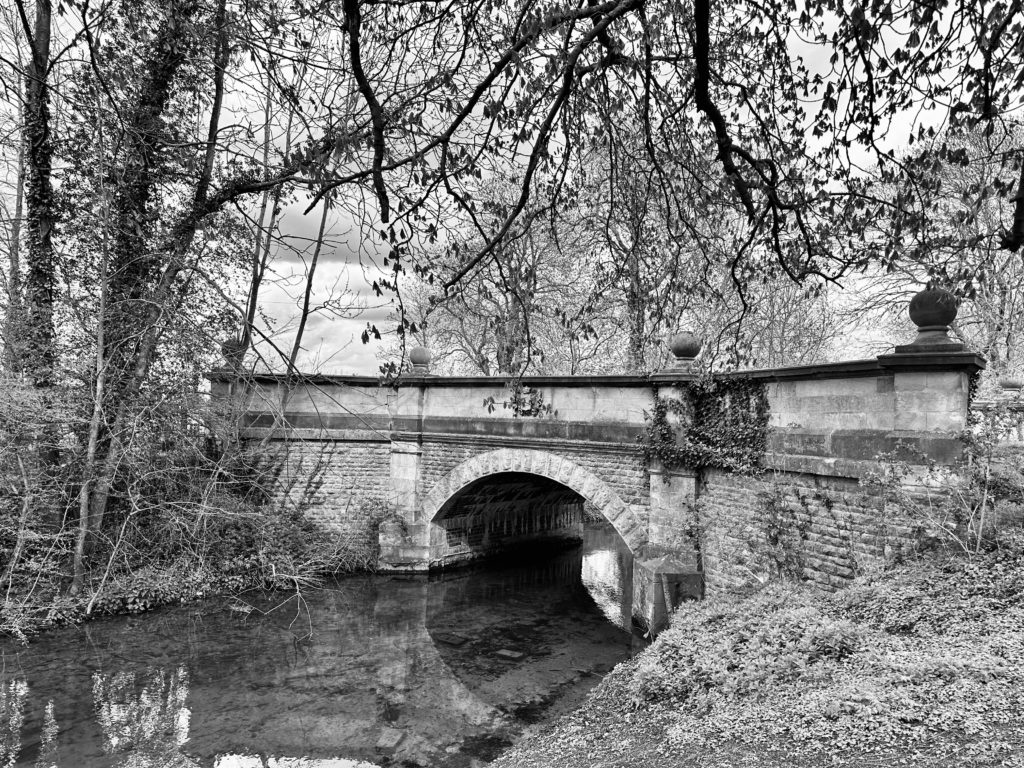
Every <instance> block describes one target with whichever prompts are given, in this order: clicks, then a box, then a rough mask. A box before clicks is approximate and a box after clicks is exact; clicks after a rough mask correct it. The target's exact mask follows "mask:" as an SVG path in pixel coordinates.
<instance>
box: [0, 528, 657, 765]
mask: <svg viewBox="0 0 1024 768" xmlns="http://www.w3.org/2000/svg"><path fill="white" fill-rule="evenodd" d="M631 571H632V561H631V558H630V555H629V552H628V550H626V549H625V546H624V545H623V543H622V541H621V539H619V537H618V536H617V535H616V534H615V532H614V531H613V530H612V529H611V528H610V527H608V526H602V525H588V527H587V531H586V538H585V541H584V543H583V545H582V546H581V547H580V548H578V549H574V550H570V551H568V552H562V553H559V554H557V555H552V556H550V557H548V558H546V559H543V560H540V561H538V562H532V563H527V564H520V565H516V566H502V567H491V568H487V569H473V570H463V571H456V572H452V573H448V574H444V575H443V576H441V577H431V578H429V579H428V578H425V577H396V576H382V575H373V576H349V577H344V578H339V579H337V580H333V581H331V582H329V583H328V584H327V585H326V587H325V588H324V589H318V590H311V591H306V592H303V593H302V595H289V594H287V593H280V592H276V593H270V594H263V593H255V594H254V593H247V594H245V595H242V596H240V597H238V598H233V599H225V598H217V599H210V600H206V601H201V602H196V603H190V604H187V605H182V606H175V607H167V608H163V609H160V610H156V611H153V612H151V613H147V614H143V615H139V616H130V617H115V618H110V619H102V620H98V621H93V622H90V623H87V624H85V625H83V626H81V627H71V628H66V629H62V630H58V631H55V632H51V633H48V634H46V635H44V636H43V637H41V638H39V639H37V640H35V641H34V642H33V643H32V644H31V645H29V646H28V647H21V646H18V645H16V644H14V643H10V642H7V643H3V644H0V768H9V766H34V767H35V768H54V767H56V768H113V767H115V766H116V767H117V768H179V767H180V768H186V767H189V768H192V767H194V766H202V767H203V768H357V767H358V768H368V767H369V766H383V767H384V768H392V766H394V767H396V768H397V767H398V766H402V767H403V768H406V767H408V768H412V767H413V766H430V767H431V768H469V767H471V766H480V765H484V764H486V763H487V762H488V761H489V760H492V759H493V758H494V757H496V756H497V755H498V754H499V753H500V752H501V751H502V750H504V749H505V748H506V747H508V746H509V745H511V744H512V743H513V742H514V741H515V740H516V739H518V738H520V737H521V736H522V735H523V734H524V733H525V732H526V731H527V730H528V729H530V728H537V727H540V725H541V724H543V723H544V722H548V721H550V720H551V719H553V718H555V717H557V716H558V715H559V714H561V713H563V712H566V711H569V710H570V709H572V708H574V707H575V706H577V705H578V704H579V703H580V702H581V701H582V699H583V698H584V697H585V696H586V694H587V692H588V691H589V690H590V689H591V688H592V687H593V686H594V685H596V684H597V683H598V682H599V681H600V679H601V677H602V676H603V675H604V674H606V673H607V672H608V671H609V670H610V669H611V668H612V667H613V666H614V665H615V664H617V663H618V662H620V661H622V660H624V659H626V658H629V657H630V656H631V655H632V654H634V653H635V652H637V651H638V650H639V649H640V648H642V647H643V645H644V641H643V640H642V639H641V638H639V637H637V636H636V634H635V632H633V631H631V627H630V616H629V613H630V611H629V597H630V594H631V586H630V584H631V582H630V578H631Z"/></svg>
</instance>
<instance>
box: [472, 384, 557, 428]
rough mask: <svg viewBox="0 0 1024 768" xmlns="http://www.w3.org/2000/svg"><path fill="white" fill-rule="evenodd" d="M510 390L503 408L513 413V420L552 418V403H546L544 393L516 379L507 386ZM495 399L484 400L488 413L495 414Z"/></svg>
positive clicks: (502, 405) (503, 402)
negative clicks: (540, 417) (531, 417)
mask: <svg viewBox="0 0 1024 768" xmlns="http://www.w3.org/2000/svg"><path fill="white" fill-rule="evenodd" d="M505 387H506V389H508V391H509V393H508V397H507V398H506V399H505V400H503V401H502V403H501V407H502V408H504V409H506V410H510V411H512V417H513V418H516V419H518V418H521V417H523V416H550V415H553V414H554V412H553V411H552V409H551V403H545V402H544V392H543V391H542V390H539V389H537V388H535V387H531V386H530V385H529V384H524V383H523V380H522V379H520V378H515V379H513V380H512V381H510V382H507V383H506V384H505ZM496 402H497V401H496V400H495V398H493V397H487V398H484V407H485V408H486V409H487V412H488V413H493V412H494V409H495V405H496Z"/></svg>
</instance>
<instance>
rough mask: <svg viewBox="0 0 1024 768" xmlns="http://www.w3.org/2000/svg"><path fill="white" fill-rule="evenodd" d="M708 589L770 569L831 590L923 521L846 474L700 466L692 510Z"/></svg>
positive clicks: (906, 540) (892, 555)
mask: <svg viewBox="0 0 1024 768" xmlns="http://www.w3.org/2000/svg"><path fill="white" fill-rule="evenodd" d="M694 516H695V521H694V522H695V526H696V528H697V529H698V530H699V531H700V537H701V554H702V559H703V565H704V572H705V575H706V578H707V587H708V591H709V592H710V593H716V592H720V591H726V590H729V589H734V588H736V587H739V586H742V585H744V584H748V583H750V582H751V581H754V580H756V581H765V580H768V579H771V578H774V577H777V576H785V577H788V578H798V579H803V580H806V581H809V582H811V583H813V584H815V585H817V586H819V587H821V588H822V589H825V590H834V589H836V588H839V587H842V586H843V585H845V584H847V583H848V582H849V581H850V580H851V579H853V578H854V577H855V576H857V575H859V574H862V573H865V572H869V571H872V570H877V569H880V568H882V567H884V566H885V565H886V564H888V563H892V562H893V561H894V560H895V559H898V558H900V557H901V556H904V555H906V554H909V553H910V552H912V551H914V550H916V549H917V547H918V546H919V544H920V539H921V534H922V526H921V522H920V521H919V520H915V519H913V518H911V517H910V516H908V515H907V514H906V513H903V512H901V511H900V510H899V509H898V508H896V507H894V506H892V505H890V504H887V499H886V497H885V494H883V493H882V492H880V491H879V490H877V489H872V488H868V487H865V486H864V485H862V484H861V483H860V482H859V481H858V480H856V479H853V478H836V477H828V476H816V475H806V474H798V473H791V472H766V473H764V474H763V475H761V476H757V477H750V476H746V477H744V476H737V475H730V474H727V473H725V472H721V471H709V472H705V473H703V477H702V488H701V492H700V496H699V497H698V500H697V504H696V507H695V510H694Z"/></svg>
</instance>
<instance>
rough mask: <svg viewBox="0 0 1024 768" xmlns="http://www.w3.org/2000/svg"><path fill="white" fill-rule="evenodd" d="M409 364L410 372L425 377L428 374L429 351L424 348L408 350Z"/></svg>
mask: <svg viewBox="0 0 1024 768" xmlns="http://www.w3.org/2000/svg"><path fill="white" fill-rule="evenodd" d="M409 362H410V363H412V372H413V373H415V374H419V375H420V376H425V375H426V374H428V373H430V350H429V349H427V348H426V347H413V348H412V349H411V350H409Z"/></svg>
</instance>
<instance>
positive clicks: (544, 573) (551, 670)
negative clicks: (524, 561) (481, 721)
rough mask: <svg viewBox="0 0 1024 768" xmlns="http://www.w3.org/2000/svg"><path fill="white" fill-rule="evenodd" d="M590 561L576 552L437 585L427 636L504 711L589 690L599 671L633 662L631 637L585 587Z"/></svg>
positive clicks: (456, 673) (468, 684) (471, 685)
mask: <svg viewBox="0 0 1024 768" xmlns="http://www.w3.org/2000/svg"><path fill="white" fill-rule="evenodd" d="M583 556H584V554H583V551H582V549H581V548H577V549H574V550H570V551H566V552H562V553H559V554H558V555H555V556H554V557H552V558H550V559H548V560H544V561H540V562H537V561H534V562H532V563H530V564H529V565H528V566H521V567H515V566H509V567H505V568H499V569H496V568H489V569H487V570H486V571H485V572H481V571H479V570H476V569H471V570H462V571H457V572H454V573H447V574H444V575H442V576H441V577H439V578H434V579H432V580H431V583H430V593H429V598H428V606H427V615H426V628H427V631H428V633H429V634H430V637H431V639H432V640H433V642H434V645H435V646H436V648H437V653H438V654H439V656H440V657H441V659H442V660H443V661H444V663H445V664H446V666H447V667H448V669H449V670H450V672H451V675H452V676H453V677H455V678H457V679H458V680H460V681H461V682H462V685H463V686H465V688H466V689H468V690H470V691H471V692H472V694H473V696H474V698H476V699H477V700H480V701H483V702H486V703H488V704H490V705H492V706H495V707H499V708H501V709H503V710H505V711H517V710H522V709H524V708H527V709H528V708H531V707H535V706H536V705H537V704H538V702H540V701H543V700H546V699H547V698H548V697H549V696H550V695H551V693H552V692H554V691H556V690H558V691H560V692H564V691H565V690H566V687H567V686H569V687H571V686H580V691H581V692H582V691H583V690H586V689H588V688H589V687H590V686H591V685H592V684H593V683H594V682H595V681H596V680H597V678H596V677H593V676H592V673H597V672H602V673H603V672H605V671H607V669H610V668H611V666H613V665H614V664H616V663H618V662H619V661H622V660H623V659H624V658H627V657H628V655H629V652H630V648H631V645H632V637H631V634H630V633H629V632H628V631H626V630H624V629H622V628H621V626H620V625H619V624H617V623H614V622H610V621H609V620H608V618H607V617H606V615H605V613H604V612H603V611H602V609H601V607H600V606H599V605H598V604H597V603H596V602H595V601H594V600H593V598H592V596H591V595H590V593H589V591H588V590H587V588H586V587H585V586H584V584H583V581H582V579H581V565H582V560H583ZM485 605H486V606H488V607H487V608H484V606H485ZM503 651H509V652H511V656H508V657H506V656H504V654H502V653H501V652H503Z"/></svg>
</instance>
